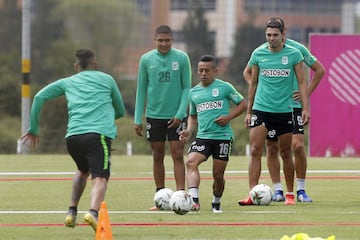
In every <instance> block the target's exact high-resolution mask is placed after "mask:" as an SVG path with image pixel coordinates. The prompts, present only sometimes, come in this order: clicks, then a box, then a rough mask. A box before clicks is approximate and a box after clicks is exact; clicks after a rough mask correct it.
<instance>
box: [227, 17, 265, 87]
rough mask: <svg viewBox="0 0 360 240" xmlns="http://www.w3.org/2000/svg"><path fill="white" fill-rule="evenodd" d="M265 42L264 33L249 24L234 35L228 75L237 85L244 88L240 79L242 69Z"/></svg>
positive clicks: (244, 83) (262, 30) (241, 78)
mask: <svg viewBox="0 0 360 240" xmlns="http://www.w3.org/2000/svg"><path fill="white" fill-rule="evenodd" d="M264 42H265V32H264V29H262V28H256V27H254V26H253V25H252V24H251V23H246V24H244V25H241V26H240V27H239V28H238V29H237V31H236V34H235V45H234V48H233V50H232V56H231V57H230V62H229V67H228V71H229V75H230V76H231V77H232V78H233V79H235V80H236V81H235V82H236V83H237V85H241V86H243V87H244V86H246V82H245V80H244V79H243V77H242V73H243V71H244V68H245V66H246V64H247V62H248V60H249V59H250V55H251V53H252V51H253V50H254V49H255V48H256V47H258V46H259V45H260V44H262V43H264Z"/></svg>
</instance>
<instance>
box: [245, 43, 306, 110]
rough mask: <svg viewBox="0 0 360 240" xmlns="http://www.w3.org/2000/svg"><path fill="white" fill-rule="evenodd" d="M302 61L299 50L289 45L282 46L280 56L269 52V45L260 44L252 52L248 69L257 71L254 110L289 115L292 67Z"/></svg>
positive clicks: (293, 72)
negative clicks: (253, 66) (256, 67)
mask: <svg viewBox="0 0 360 240" xmlns="http://www.w3.org/2000/svg"><path fill="white" fill-rule="evenodd" d="M303 59H304V58H303V56H302V55H301V53H300V51H299V50H297V49H296V48H293V47H290V46H288V45H284V48H283V49H281V51H279V52H271V51H270V50H269V49H268V44H263V45H261V46H260V47H258V48H256V49H255V50H254V51H253V53H252V54H251V57H250V60H249V65H250V66H252V65H256V66H258V68H259V75H258V85H257V89H256V94H255V99H254V104H253V109H254V110H259V111H264V112H271V113H286V112H292V108H291V102H292V98H291V96H292V92H293V80H294V76H295V70H294V66H295V65H296V64H298V63H300V62H301V61H303Z"/></svg>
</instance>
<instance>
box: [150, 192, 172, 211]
mask: <svg viewBox="0 0 360 240" xmlns="http://www.w3.org/2000/svg"><path fill="white" fill-rule="evenodd" d="M173 193H174V192H173V190H171V189H169V188H163V189H160V190H159V191H157V192H156V193H155V195H154V202H155V206H156V207H157V208H158V209H160V210H171V208H170V203H169V202H170V198H171V196H172V195H173Z"/></svg>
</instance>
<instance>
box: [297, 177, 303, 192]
mask: <svg viewBox="0 0 360 240" xmlns="http://www.w3.org/2000/svg"><path fill="white" fill-rule="evenodd" d="M296 184H297V191H299V190H305V178H297V179H296Z"/></svg>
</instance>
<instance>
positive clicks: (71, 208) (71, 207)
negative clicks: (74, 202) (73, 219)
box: [69, 206, 77, 215]
mask: <svg viewBox="0 0 360 240" xmlns="http://www.w3.org/2000/svg"><path fill="white" fill-rule="evenodd" d="M69 211H71V212H73V213H75V215H77V207H76V206H70V207H69Z"/></svg>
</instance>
